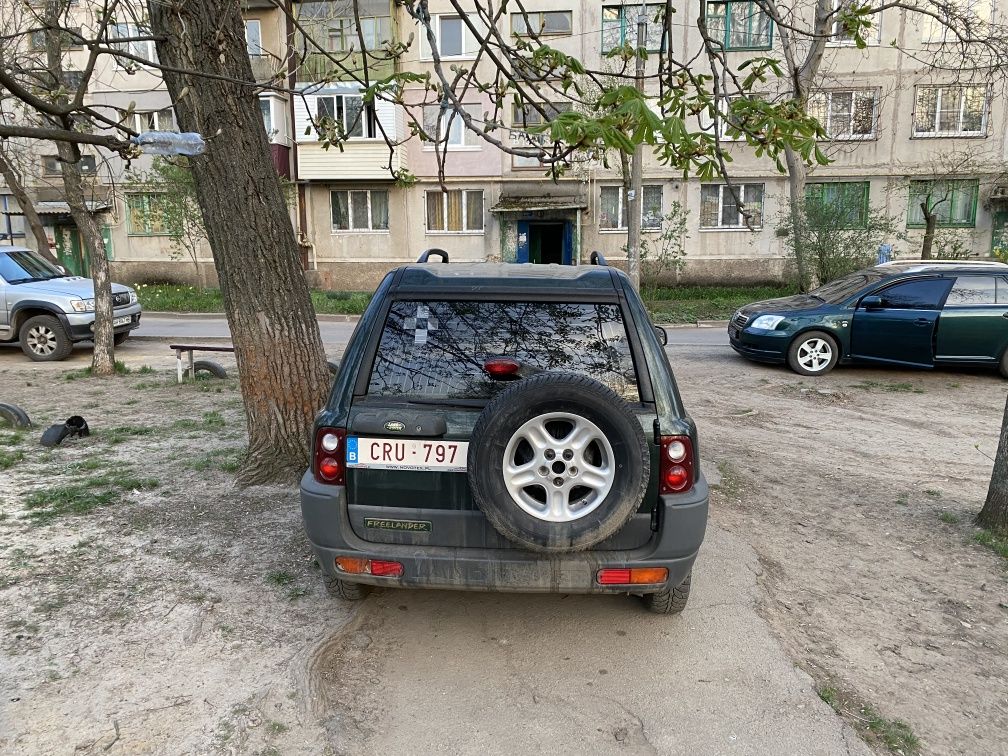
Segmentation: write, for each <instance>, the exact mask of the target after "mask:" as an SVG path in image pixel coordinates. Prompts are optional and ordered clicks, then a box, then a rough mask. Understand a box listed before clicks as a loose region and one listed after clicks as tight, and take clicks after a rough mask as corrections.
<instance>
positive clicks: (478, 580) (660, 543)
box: [301, 473, 708, 593]
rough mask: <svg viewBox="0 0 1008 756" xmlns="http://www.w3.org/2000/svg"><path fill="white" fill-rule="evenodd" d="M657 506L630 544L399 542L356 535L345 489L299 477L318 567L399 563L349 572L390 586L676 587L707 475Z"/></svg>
mask: <svg viewBox="0 0 1008 756" xmlns="http://www.w3.org/2000/svg"><path fill="white" fill-rule="evenodd" d="M659 506H660V510H659V511H660V514H659V523H660V526H659V529H658V531H657V532H656V533H655V534H654V537H653V538H652V539H651V540H650V541H649V542H648V543H647V544H646V545H645V546H643V547H641V548H638V549H632V550H624V551H582V552H575V553H568V554H553V555H546V554H539V553H535V552H530V551H524V550H521V549H488V548H454V547H444V546H423V545H417V544H410V545H400V544H389V543H374V542H371V541H365V540H363V539H361V538H360V537H359V536H357V534H356V533H354V531H353V529H352V528H351V526H350V521H349V516H348V511H347V500H346V493H345V490H344V489H343V488H340V487H334V486H325V485H321V484H319V483H318V482H316V481H315V479H314V477H313V476H312V475H311V474H310V473H306V474H305V476H304V477H303V478H302V480H301V513H302V515H303V517H304V523H305V530H306V532H307V534H308V540H309V541H310V542H311V545H312V548H313V549H314V551H315V555H316V556H317V557H318V560H319V564H320V565H321V566H322V569H323V570H324V571H325V572H326V573H327V574H333V575H337V576H340V575H341V573H340V572H339V570H338V569H337V568H336V565H335V560H336V557H339V556H353V557H363V558H367V559H383V560H390V561H396V562H400V563H401V564H402V565H403V574H402V576H400V577H374V576H371V575H346V578H347V580H349V581H351V582H357V583H369V584H371V585H384V586H393V587H407V588H447V589H458V590H475V591H517V592H525V593H551V592H552V593H649V592H656V591H661V590H665V589H666V588H669V587H672V586H676V585H679V584H680V583H681V582H682V581H683V580H684V579H685V578H686V576H687V575H689V573H690V570H692V569H693V562H694V561H695V560H696V556H697V552H698V550H699V548H700V544H701V543H702V542H703V538H704V533H705V531H706V528H707V508H708V489H707V481H706V480H704V479H703V477H701V478H700V480H699V481H698V483H697V485H696V486H695V487H694V488H693V490H692V491H690V492H688V493H686V494H681V495H678V496H667V497H662V501H661V504H660V505H659ZM390 516H393V515H392V514H391V513H390ZM403 516H408V515H407V513H406V512H404V513H403ZM602 567H616V568H627V567H630V568H632V567H666V568H667V569H668V572H669V578H668V581H667V582H666V583H663V584H650V585H633V586H630V585H607V586H602V585H599V584H598V583H597V582H596V580H595V575H596V573H597V571H598V570H599V569H600V568H602Z"/></svg>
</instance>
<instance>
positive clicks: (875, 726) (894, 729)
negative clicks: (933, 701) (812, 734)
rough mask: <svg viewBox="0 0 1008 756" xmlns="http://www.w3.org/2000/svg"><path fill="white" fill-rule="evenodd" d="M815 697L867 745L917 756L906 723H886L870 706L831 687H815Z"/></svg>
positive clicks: (916, 743)
mask: <svg viewBox="0 0 1008 756" xmlns="http://www.w3.org/2000/svg"><path fill="white" fill-rule="evenodd" d="M816 693H818V694H819V698H821V699H822V700H823V701H825V702H826V703H827V704H829V706H830V708H832V709H833V711H835V712H836V713H837V714H839V715H840V716H841V717H843V718H844V719H846V720H847V721H848V722H850V723H851V725H853V727H854V729H856V730H857V731H858V732H859V733H860V734H861V736H862V737H864V738H865V740H867V741H868V742H869V743H871V742H876V743H880V744H881V745H884V746H885V747H886V748H887V749H888V750H889V751H890V752H891V753H895V754H900V755H901V756H918V754H920V740H919V739H918V738H917V736H916V735H914V732H913V730H912V729H910V725H908V724H907V723H906V722H904V721H902V720H900V719H886V718H885V717H883V716H882V715H881V714H880V713H879V712H878V710H877V709H875V707H874V706H872V705H871V704H868V703H865V702H863V701H860V700H858V698H857V696H855V695H853V694H852V693H850V692H848V691H843V690H841V689H840V688H838V687H835V686H833V685H828V684H820V685H817V686H816Z"/></svg>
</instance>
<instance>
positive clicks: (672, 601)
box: [643, 572, 693, 614]
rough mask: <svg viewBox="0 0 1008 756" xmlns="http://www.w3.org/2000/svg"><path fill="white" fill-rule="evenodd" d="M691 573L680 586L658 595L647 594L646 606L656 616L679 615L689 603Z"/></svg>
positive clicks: (645, 596)
mask: <svg viewBox="0 0 1008 756" xmlns="http://www.w3.org/2000/svg"><path fill="white" fill-rule="evenodd" d="M692 579H693V573H692V572H691V573H690V574H689V575H687V576H686V579H685V580H683V581H682V582H681V583H680V584H679V585H677V586H676V587H674V588H669V589H668V590H665V591H659V592H658V593H645V594H644V596H643V599H644V606H645V607H646V608H647V610H648V611H649V612H654V613H655V614H679V613H680V612H681V611H682V610H683V609H685V608H686V604H687V603H688V602H689V594H690V581H691V580H692Z"/></svg>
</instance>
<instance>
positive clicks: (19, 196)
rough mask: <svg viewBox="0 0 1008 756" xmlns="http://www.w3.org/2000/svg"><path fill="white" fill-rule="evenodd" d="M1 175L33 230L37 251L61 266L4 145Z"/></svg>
mask: <svg viewBox="0 0 1008 756" xmlns="http://www.w3.org/2000/svg"><path fill="white" fill-rule="evenodd" d="M0 174H3V177H4V181H6V182H7V186H8V188H9V189H10V190H11V194H13V195H14V199H16V200H17V203H18V207H20V208H21V212H22V214H23V215H24V219H25V222H26V223H27V224H28V227H29V228H30V229H31V231H32V236H34V237H35V246H36V248H37V249H36V251H37V252H38V253H39V254H40V255H42V257H44V258H45V259H47V260H48V261H49V262H51V263H52V264H53V265H59V260H57V259H56V255H54V254H53V253H52V250H51V249H49V236H48V235H47V234H46V232H45V228H44V227H43V225H42V219H41V218H39V215H38V213H36V212H35V205H33V204H32V201H31V198H30V197H29V196H28V192H27V190H26V189H25V185H24V179H23V178H22V176H21V174H20V172H19V171H18V170H17V169H16V168H15V167H14V165H13V164H12V163H11V161H10V159H9V158H8V157H7V153H6V151H5V150H4V147H3V146H2V145H0Z"/></svg>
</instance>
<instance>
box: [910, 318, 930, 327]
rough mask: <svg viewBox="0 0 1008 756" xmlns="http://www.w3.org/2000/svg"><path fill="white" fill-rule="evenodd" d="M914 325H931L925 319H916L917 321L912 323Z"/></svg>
mask: <svg viewBox="0 0 1008 756" xmlns="http://www.w3.org/2000/svg"><path fill="white" fill-rule="evenodd" d="M914 325H919V326H926V325H931V321H930V320H928V319H927V318H917V320H915V321H914Z"/></svg>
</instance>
